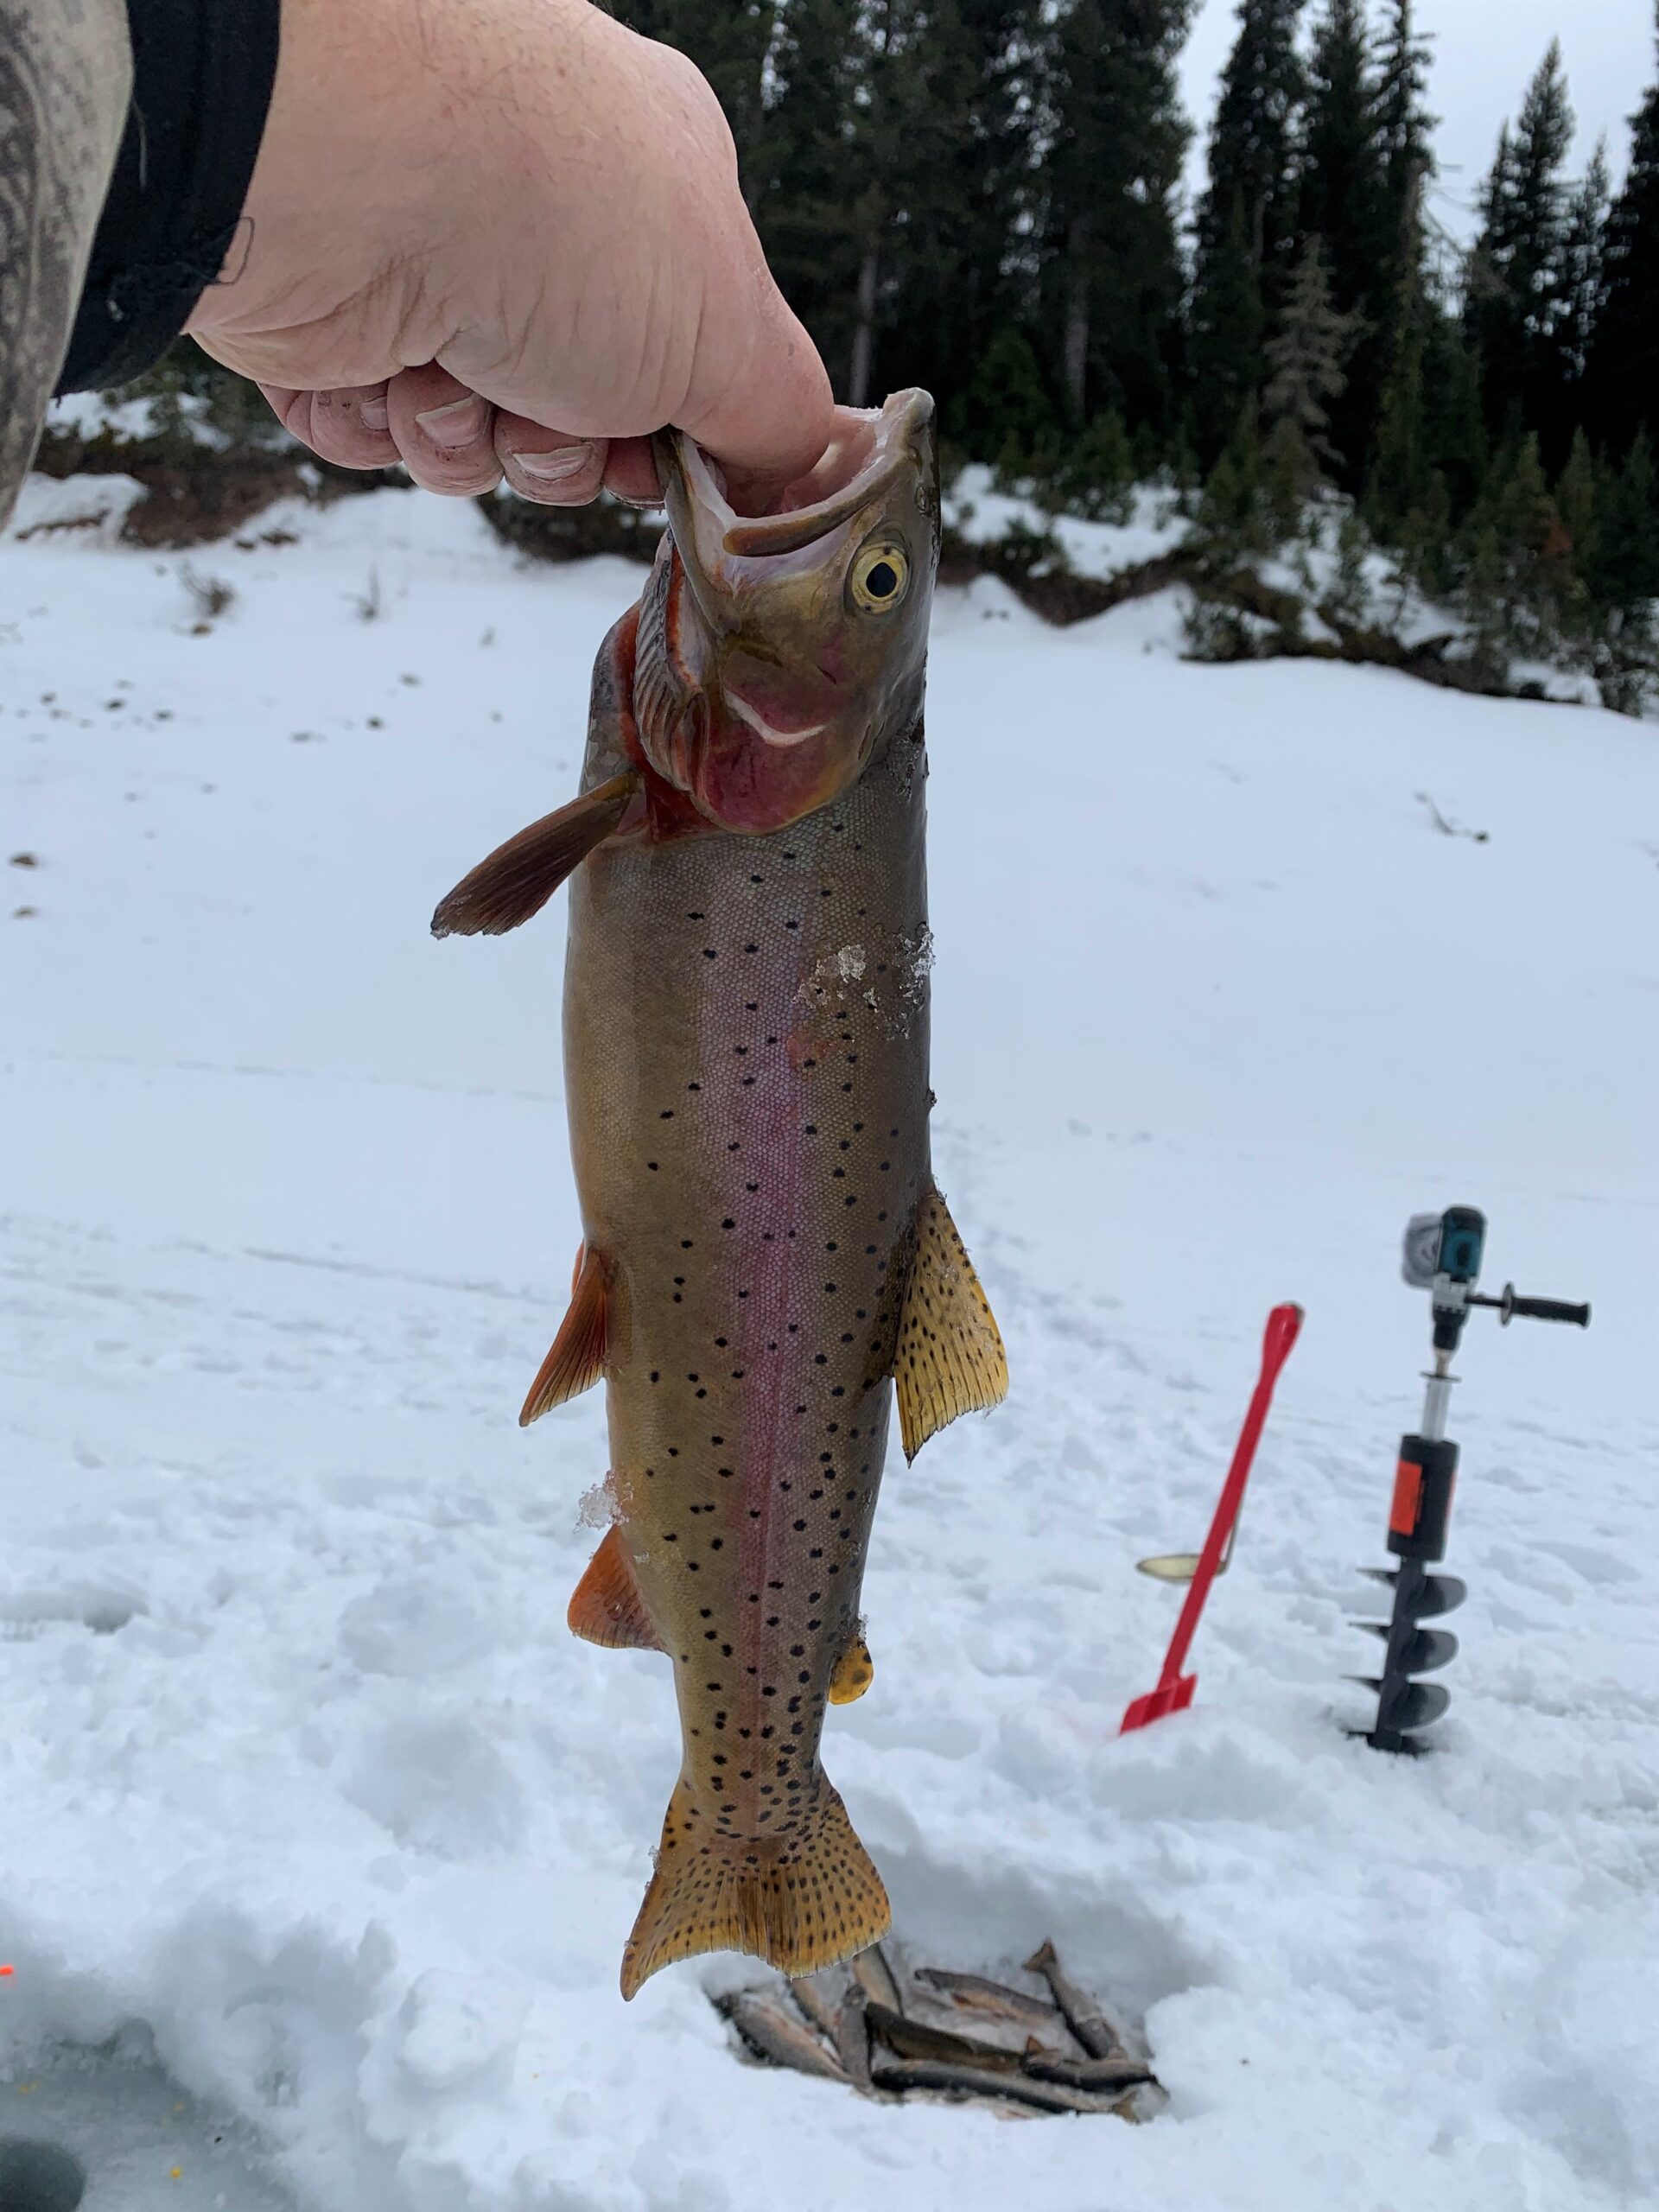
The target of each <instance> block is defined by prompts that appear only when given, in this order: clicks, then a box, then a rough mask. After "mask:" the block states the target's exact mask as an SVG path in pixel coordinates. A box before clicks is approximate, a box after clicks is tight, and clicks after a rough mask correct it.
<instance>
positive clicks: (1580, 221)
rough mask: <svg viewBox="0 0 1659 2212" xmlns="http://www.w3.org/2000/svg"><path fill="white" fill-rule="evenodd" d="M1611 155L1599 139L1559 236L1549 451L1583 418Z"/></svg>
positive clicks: (1599, 297)
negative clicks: (1559, 269) (1559, 268)
mask: <svg viewBox="0 0 1659 2212" xmlns="http://www.w3.org/2000/svg"><path fill="white" fill-rule="evenodd" d="M1607 200H1608V184H1607V156H1606V152H1605V149H1604V148H1603V146H1602V145H1601V144H1600V143H1598V144H1597V147H1596V150H1595V152H1594V153H1593V154H1592V156H1591V157H1590V166H1589V168H1587V169H1586V171H1585V173H1584V176H1583V178H1582V180H1581V181H1580V183H1579V184H1578V185H1577V186H1576V188H1574V190H1573V194H1572V195H1571V197H1570V198H1569V200H1567V217H1566V224H1565V228H1564V231H1563V234H1562V239H1561V286H1560V314H1559V315H1558V316H1557V318H1556V321H1555V327H1554V330H1553V331H1552V332H1551V334H1550V338H1551V345H1552V348H1553V352H1554V362H1553V365H1552V369H1551V373H1550V378H1549V382H1550V385H1551V386H1552V387H1553V394H1552V396H1553V397H1554V403H1555V404H1554V408H1553V409H1552V410H1551V414H1550V416H1549V417H1548V419H1543V420H1540V421H1539V423H1538V424H1537V427H1538V429H1539V430H1540V432H1541V435H1542V436H1543V438H1544V441H1545V448H1546V450H1547V451H1548V453H1550V454H1553V455H1556V456H1559V455H1560V454H1561V453H1563V452H1564V451H1566V450H1567V448H1568V447H1569V445H1570V443H1571V440H1572V435H1573V431H1574V430H1575V429H1577V428H1578V426H1579V425H1580V423H1582V422H1583V420H1584V418H1585V414H1586V376H1587V374H1588V371H1589V365H1590V349H1591V346H1592V345H1593V343H1594V341H1595V334H1596V327H1597V325H1598V324H1599V321H1601V316H1602V310H1603V308H1605V304H1606V294H1607V286H1606V277H1605V247H1606V224H1607Z"/></svg>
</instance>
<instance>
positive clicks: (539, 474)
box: [495, 410, 609, 507]
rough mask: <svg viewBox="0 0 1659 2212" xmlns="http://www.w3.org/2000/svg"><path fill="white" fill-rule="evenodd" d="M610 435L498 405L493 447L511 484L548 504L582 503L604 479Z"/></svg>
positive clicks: (596, 495) (578, 505)
mask: <svg viewBox="0 0 1659 2212" xmlns="http://www.w3.org/2000/svg"><path fill="white" fill-rule="evenodd" d="M608 446H609V441H608V440H607V439H605V438H578V437H573V436H572V435H570V434H569V432H567V431H564V430H549V429H543V426H542V425H541V424H540V423H532V422H531V420H530V418H529V417H528V416H524V415H509V414H505V413H504V412H501V411H499V410H498V412H497V414H496V418H495V451H496V455H497V458H498V459H499V461H500V463H501V467H502V471H503V473H504V474H505V477H506V480H507V481H508V483H509V484H510V485H512V488H513V490H514V491H515V492H517V493H520V494H521V495H522V496H523V497H524V499H537V500H539V501H540V503H541V504H542V505H543V506H547V507H585V506H586V505H588V501H589V500H590V499H596V498H597V497H598V496H599V487H600V486H601V483H603V481H604V480H605V467H606V455H607V449H608Z"/></svg>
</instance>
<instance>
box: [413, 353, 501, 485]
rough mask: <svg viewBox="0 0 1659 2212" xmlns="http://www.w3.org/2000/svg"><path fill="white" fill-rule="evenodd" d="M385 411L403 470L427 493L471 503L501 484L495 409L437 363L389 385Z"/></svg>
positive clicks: (430, 364) (429, 364)
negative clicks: (494, 428) (493, 432)
mask: <svg viewBox="0 0 1659 2212" xmlns="http://www.w3.org/2000/svg"><path fill="white" fill-rule="evenodd" d="M386 412H387V416H388V418H389V425H390V429H391V435H392V437H393V439H394V440H395V441H396V442H397V451H398V453H399V454H401V455H402V456H403V461H404V467H406V468H407V469H408V471H409V473H410V475H411V476H412V477H413V478H414V479H415V481H416V483H417V484H419V485H421V486H423V487H424V488H425V489H426V490H427V491H429V492H448V493H451V494H453V495H454V496H455V497H458V498H470V497H472V496H474V495H475V494H476V493H480V492H488V491H490V490H492V489H493V487H494V486H496V485H497V484H499V482H500V480H501V463H500V461H499V458H498V457H497V454H496V450H495V445H494V442H493V436H492V431H493V427H494V410H493V408H492V407H491V405H490V403H489V401H488V400H487V399H480V397H479V396H478V394H477V393H476V392H475V391H468V390H467V386H466V385H464V384H462V383H461V382H460V381H459V379H458V378H454V377H452V376H451V375H450V373H449V372H448V369H441V368H439V366H438V365H437V364H436V362H435V361H434V362H429V363H427V364H426V365H425V366H424V367H422V368H417V369H399V371H398V372H397V375H396V376H395V377H393V378H391V382H390V383H389V384H388V385H387V386H386Z"/></svg>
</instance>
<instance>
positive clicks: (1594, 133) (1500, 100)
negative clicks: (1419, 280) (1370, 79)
mask: <svg viewBox="0 0 1659 2212" xmlns="http://www.w3.org/2000/svg"><path fill="white" fill-rule="evenodd" d="M1313 4H1314V5H1315V6H1317V5H1318V0H1313ZM1373 13H1374V14H1375V13H1376V10H1375V8H1374V10H1373ZM1416 14H1417V20H1418V22H1419V24H1420V26H1421V29H1422V31H1423V33H1424V35H1426V36H1427V37H1428V38H1429V39H1430V40H1431V41H1432V42H1433V56H1434V59H1433V69H1432V73H1431V75H1430V78H1429V86H1428V99H1429V109H1430V111H1431V113H1433V114H1434V115H1438V116H1439V117H1440V118H1441V120H1440V128H1439V129H1438V130H1436V132H1435V134H1434V149H1435V152H1436V154H1437V156H1438V157H1439V160H1440V180H1439V187H1438V190H1437V193H1436V197H1435V201H1434V205H1435V208H1436V212H1437V213H1439V216H1440V220H1441V221H1442V222H1443V223H1444V224H1445V225H1446V228H1447V229H1448V230H1454V231H1458V232H1463V233H1465V234H1466V233H1467V232H1470V231H1471V229H1472V227H1473V224H1474V216H1473V213H1472V208H1473V203H1474V201H1475V199H1476V197H1477V195H1478V192H1479V189H1480V186H1481V181H1482V180H1483V179H1484V176H1485V174H1486V171H1487V170H1488V168H1490V167H1491V160H1492V151H1493V149H1494V147H1495V146H1496V144H1497V132H1498V126H1499V124H1501V123H1502V122H1503V118H1504V117H1505V116H1512V115H1514V113H1515V112H1516V109H1517V108H1518V107H1519V106H1520V105H1521V96H1522V93H1523V92H1524V91H1525V90H1526V86H1527V79H1529V77H1530V76H1531V74H1532V73H1533V71H1534V70H1535V68H1536V67H1537V66H1538V63H1539V61H1540V60H1541V58H1542V55H1543V52H1544V49H1545V48H1546V47H1547V46H1548V44H1549V41H1550V40H1551V39H1552V38H1559V39H1560V41H1561V55H1562V59H1563V60H1564V61H1565V63H1566V66H1567V88H1568V91H1569V92H1570V93H1571V95H1572V100H1573V112H1574V114H1575V115H1576V116H1577V118H1578V124H1579V131H1578V137H1577V139H1576V141H1575V142H1574V144H1573V153H1572V164H1573V170H1574V173H1575V174H1576V172H1577V171H1578V170H1579V169H1580V168H1582V167H1583V165H1584V163H1585V162H1586V161H1587V160H1588V159H1589V156H1590V150H1591V149H1592V147H1593V145H1594V144H1595V142H1596V140H1597V138H1598V137H1599V136H1600V135H1601V134H1602V133H1603V132H1604V131H1605V134H1606V137H1607V158H1608V160H1609V162H1611V165H1612V169H1613V175H1614V180H1615V182H1617V181H1618V178H1619V177H1621V176H1622V175H1623V174H1624V159H1625V154H1626V150H1627V149H1628V147H1629V144H1630V130H1629V127H1628V125H1627V124H1626V121H1625V118H1626V117H1627V116H1629V115H1630V113H1631V111H1633V110H1634V109H1635V107H1636V106H1637V103H1638V102H1639V101H1640V99H1641V98H1642V95H1643V92H1645V91H1646V89H1647V87H1648V86H1649V84H1651V83H1652V81H1653V79H1654V75H1655V55H1654V11H1653V7H1652V5H1651V0H1572V4H1570V5H1569V4H1568V0H1418V5H1417V10H1416ZM1236 17H1237V0H1199V10H1198V16H1197V18H1196V20H1195V22H1194V24H1193V28H1192V38H1191V40H1190V41H1188V44H1187V48H1186V52H1185V56H1184V57H1183V61H1182V77H1183V79H1184V83H1185V95H1186V105H1187V112H1188V114H1189V115H1191V116H1192V119H1193V121H1194V122H1195V123H1196V124H1198V141H1197V143H1196V144H1195V146H1194V148H1193V153H1192V182H1193V185H1194V187H1195V188H1197V187H1198V186H1201V184H1202V182H1203V162H1204V143H1205V138H1206V137H1207V135H1208V132H1209V127H1210V118H1211V114H1212V112H1213V111H1214V108H1215V99H1216V82H1217V78H1218V77H1219V75H1220V73H1221V68H1222V65H1223V63H1224V61H1225V60H1226V59H1227V50H1228V48H1230V46H1231V44H1232V42H1233V36H1234V32H1235V29H1236Z"/></svg>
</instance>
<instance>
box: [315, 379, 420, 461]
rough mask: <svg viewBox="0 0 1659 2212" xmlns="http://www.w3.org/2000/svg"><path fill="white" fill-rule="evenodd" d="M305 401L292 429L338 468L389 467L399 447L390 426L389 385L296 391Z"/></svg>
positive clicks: (395, 459)
mask: <svg viewBox="0 0 1659 2212" xmlns="http://www.w3.org/2000/svg"><path fill="white" fill-rule="evenodd" d="M295 396H296V399H297V400H298V401H300V402H301V403H302V405H299V406H296V408H295V409H294V410H293V419H292V420H291V421H290V422H289V429H291V430H292V431H293V433H294V435H295V436H296V437H298V438H302V439H303V440H304V441H305V442H306V444H307V445H308V446H309V447H310V448H311V450H312V452H313V453H315V454H320V455H321V458H322V459H323V460H324V461H333V462H334V465H335V467H337V468H390V467H392V465H393V464H394V463H395V461H397V446H396V445H395V444H394V443H393V442H392V436H391V430H390V429H388V427H387V414H386V387H385V385H383V384H371V385H353V386H351V387H349V388H347V389H346V390H343V391H310V392H299V393H296V395H295Z"/></svg>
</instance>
